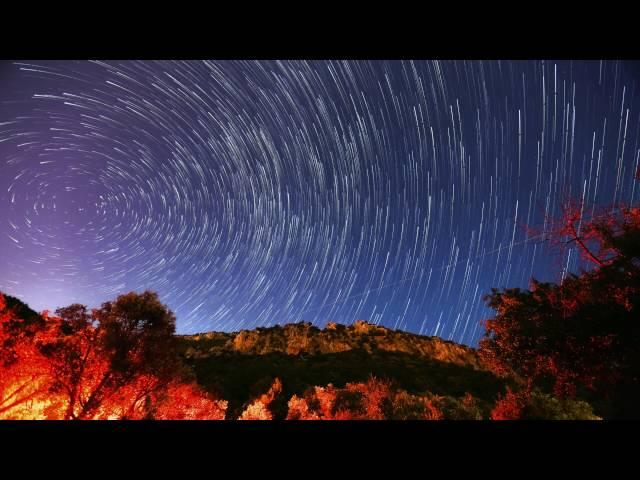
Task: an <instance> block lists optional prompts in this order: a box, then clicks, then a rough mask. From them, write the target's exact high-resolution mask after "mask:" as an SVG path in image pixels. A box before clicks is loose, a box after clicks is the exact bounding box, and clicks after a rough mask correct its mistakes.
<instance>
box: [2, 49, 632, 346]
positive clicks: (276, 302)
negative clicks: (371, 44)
mask: <svg viewBox="0 0 640 480" xmlns="http://www.w3.org/2000/svg"><path fill="white" fill-rule="evenodd" d="M635 72H636V70H635V66H634V65H632V64H630V63H627V62H618V61H558V62H555V61H517V62H512V61H355V60H353V61H20V62H18V61H15V62H5V63H4V64H2V65H1V66H0V101H1V104H0V159H1V160H0V173H1V175H0V202H1V205H0V221H1V224H2V235H0V290H2V291H5V292H7V293H9V294H11V295H15V296H18V297H20V298H23V299H25V300H26V301H28V302H29V303H30V304H31V305H32V306H33V307H34V308H37V309H39V310H42V309H52V310H53V309H55V308H56V307H59V306H64V305H67V304H70V303H73V302H79V303H83V304H87V305H90V306H95V305H98V304H99V303H100V302H102V301H106V300H108V299H111V298H113V297H114V296H115V295H117V294H119V293H124V292H127V291H131V290H136V291H141V290H144V289H151V290H155V291H157V292H158V293H159V294H160V297H161V299H162V300H163V301H164V302H165V303H166V304H167V305H168V306H169V307H170V308H171V309H172V310H173V311H174V312H175V313H176V316H177V319H178V324H177V329H178V331H179V332H180V333H192V332H202V331H209V330H225V331H232V330H238V329H242V328H254V327H257V326H269V325H274V324H277V323H279V324H284V323H288V322H297V321H303V320H304V321H310V322H313V323H314V324H315V325H317V326H319V327H322V326H324V324H325V323H326V322H327V321H337V322H342V323H351V322H352V321H354V320H356V319H365V320H368V321H370V322H372V323H377V324H382V325H385V326H387V327H389V328H401V329H406V330H409V331H413V332H417V333H422V334H427V335H438V336H441V337H443V338H446V339H451V340H454V341H458V342H464V343H468V344H475V343H476V342H477V340H478V338H479V336H480V335H481V333H482V328H481V326H480V321H481V320H482V319H485V318H487V317H488V316H489V315H490V311H489V310H488V308H487V307H486V306H485V304H484V302H483V300H482V296H483V295H484V294H486V293H488V292H489V291H490V289H491V287H498V288H500V287H515V286H520V287H526V286H527V285H528V282H529V279H530V278H531V277H532V276H534V277H536V278H538V279H541V280H554V279H556V276H555V273H554V272H556V271H557V270H558V268H559V263H561V265H560V268H562V269H563V271H564V272H565V273H566V272H569V271H575V270H576V269H577V268H578V267H579V265H578V257H577V255H576V252H575V251H573V252H572V251H571V250H569V251H568V252H567V254H566V255H565V257H564V258H563V259H561V262H559V261H558V260H557V259H554V258H552V256H551V255H550V254H549V250H548V248H547V246H545V245H544V244H541V243H540V242H535V241H531V239H529V238H528V237H527V235H526V233H525V231H524V230H523V228H522V225H542V226H543V228H544V227H545V224H544V214H545V212H547V213H549V214H555V215H557V214H558V212H559V207H560V204H561V202H562V200H563V199H564V198H565V197H567V196H571V197H573V198H576V199H577V200H578V201H579V202H581V204H582V206H583V208H584V211H585V212H590V211H593V209H594V208H595V207H596V206H600V205H608V204H611V203H613V202H619V201H625V202H629V203H632V202H634V201H635V200H636V199H637V198H638V196H639V192H638V190H640V185H639V184H638V182H636V181H634V173H635V171H636V170H637V169H638V166H639V164H638V162H639V158H640V147H639V145H638V140H639V138H640V135H639V133H640V116H639V115H640V110H639V105H638V99H637V95H636V87H637V82H638V78H637V75H636V73H635Z"/></svg>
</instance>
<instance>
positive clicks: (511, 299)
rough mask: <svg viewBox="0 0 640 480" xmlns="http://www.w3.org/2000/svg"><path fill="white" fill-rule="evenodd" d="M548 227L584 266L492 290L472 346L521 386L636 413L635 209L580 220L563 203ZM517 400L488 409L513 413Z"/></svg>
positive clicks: (639, 388)
mask: <svg viewBox="0 0 640 480" xmlns="http://www.w3.org/2000/svg"><path fill="white" fill-rule="evenodd" d="M551 232H552V235H553V238H554V239H555V241H556V243H562V244H567V243H573V242H575V243H576V244H577V245H578V246H579V249H580V251H581V253H582V256H583V259H584V260H585V261H588V262H591V263H592V268H591V269H589V270H583V271H582V272H581V273H580V274H579V275H570V276H568V277H567V278H565V279H564V280H563V281H562V282H560V283H559V284H552V283H542V282H538V281H536V280H532V282H531V286H530V288H529V290H520V289H517V288H513V289H504V290H502V291H498V290H496V289H493V290H492V293H491V294H490V295H488V296H487V300H488V303H489V306H490V307H492V308H493V309H494V310H495V312H496V314H495V316H494V317H493V318H491V319H490V320H488V321H487V322H486V334H485V338H483V340H482V341H481V342H480V351H479V353H480V355H481V357H482V358H483V359H484V360H485V361H486V363H487V365H489V366H490V367H491V368H492V370H493V371H494V372H496V373H497V374H501V375H508V374H511V373H516V374H517V375H519V376H520V377H522V379H523V380H524V381H525V383H526V384H527V388H528V389H530V388H532V387H533V386H534V385H535V386H537V387H538V388H541V389H542V390H544V391H546V392H553V393H554V394H555V395H556V396H558V397H559V398H560V399H559V400H558V401H560V402H561V401H563V400H561V399H562V398H564V397H578V398H582V399H586V400H588V401H589V402H590V403H592V404H593V405H594V406H597V407H598V410H600V411H601V412H604V413H605V414H606V415H605V416H608V417H637V416H638V409H637V403H638V401H640V384H639V383H638V378H639V374H640V323H639V322H638V319H639V318H640V209H639V208H627V207H622V208H620V209H616V210H609V211H605V212H604V213H602V214H600V215H598V216H597V217H594V218H593V219H591V220H586V219H584V218H583V216H582V214H581V212H580V211H579V210H578V209H576V208H575V207H572V206H569V207H567V208H565V209H564V216H563V217H562V218H561V219H560V220H559V221H558V222H556V224H555V227H554V228H552V229H551ZM566 238H568V240H565V239H566ZM538 400H539V399H538ZM523 401H524V399H523V398H520V397H518V396H517V395H516V394H513V393H511V394H509V393H508V394H507V396H506V397H505V399H503V404H500V405H498V407H497V410H496V412H497V413H496V415H497V416H501V417H509V416H511V415H515V414H516V413H514V412H515V411H516V410H518V408H520V406H521V404H522V402H523ZM541 408H542V407H541ZM545 408H546V407H545ZM543 410H544V409H543Z"/></svg>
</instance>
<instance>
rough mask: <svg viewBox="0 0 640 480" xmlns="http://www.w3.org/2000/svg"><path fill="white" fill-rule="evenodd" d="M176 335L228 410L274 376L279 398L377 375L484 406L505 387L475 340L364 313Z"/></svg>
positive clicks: (419, 391)
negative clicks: (369, 318)
mask: <svg viewBox="0 0 640 480" xmlns="http://www.w3.org/2000/svg"><path fill="white" fill-rule="evenodd" d="M179 338H180V343H181V353H182V355H183V358H184V359H185V362H186V363H187V364H188V365H190V366H191V367H192V368H193V371H194V373H195V375H196V377H197V381H198V383H199V384H200V385H202V386H203V387H205V388H206V389H207V390H209V391H210V392H212V393H215V394H216V395H220V396H221V397H222V398H225V399H226V400H228V401H229V413H231V415H235V414H236V413H239V412H241V411H242V410H243V407H245V406H246V405H247V404H248V403H249V402H250V401H251V400H252V399H253V398H256V397H257V396H259V395H261V394H263V393H264V392H266V391H267V390H268V389H269V386H270V385H271V384H272V382H273V380H274V379H275V378H279V379H280V380H281V382H282V390H283V391H282V395H281V397H282V399H288V398H290V397H291V396H292V395H302V394H304V392H305V391H307V390H308V389H309V388H311V387H313V386H317V385H327V384H329V383H331V384H333V385H334V386H336V387H343V386H344V385H346V384H347V383H349V382H364V381H366V380H367V379H368V378H369V377H371V376H375V377H377V378H381V379H388V380H391V381H392V382H393V383H394V385H395V386H396V387H397V388H399V389H403V390H406V391H407V392H409V393H411V394H424V393H427V392H428V393H429V394H435V395H442V396H448V397H454V398H460V397H462V396H464V395H465V394H466V393H470V394H472V395H473V396H474V397H476V398H477V399H478V400H479V401H480V404H481V407H483V409H488V408H489V407H490V405H491V404H492V403H493V402H494V401H495V398H496V395H497V394H498V393H501V392H504V389H505V381H504V380H502V379H499V378H497V377H495V376H494V375H493V374H492V373H490V372H489V371H488V370H486V369H485V368H483V366H482V364H481V362H480V359H479V358H478V355H477V353H476V351H475V350H474V349H472V348H469V347H466V346H464V345H459V344H456V343H453V342H449V341H445V340H442V339H440V338H437V337H425V336H420V335H415V334H412V333H408V332H404V331H399V330H395V331H394V330H390V329H387V328H385V327H381V326H376V325H371V324H368V323H366V322H363V321H358V322H355V323H354V324H353V325H350V326H345V325H339V324H335V323H330V324H328V325H327V327H326V328H324V329H322V330H321V329H319V328H317V327H314V326H313V325H311V324H310V323H297V324H288V325H285V326H283V327H282V326H278V325H277V326H274V327H270V328H257V329H255V330H242V331H240V332H234V333H222V332H210V333H202V334H197V335H189V336H180V337H179ZM283 402H284V400H283ZM283 402H281V403H280V405H279V406H280V408H281V410H280V411H279V412H278V404H277V403H278V402H276V404H275V410H276V411H275V412H274V413H275V414H276V415H278V414H280V415H283V414H284V413H285V412H286V403H283Z"/></svg>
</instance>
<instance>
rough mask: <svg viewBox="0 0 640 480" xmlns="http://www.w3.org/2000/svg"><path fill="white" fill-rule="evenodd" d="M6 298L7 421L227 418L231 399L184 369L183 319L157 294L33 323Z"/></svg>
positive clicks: (0, 397) (0, 307)
mask: <svg viewBox="0 0 640 480" xmlns="http://www.w3.org/2000/svg"><path fill="white" fill-rule="evenodd" d="M6 303H7V302H6V301H5V297H4V296H2V295H0V345H1V346H2V349H1V350H0V374H1V375H0V418H51V419H84V420H86V419H125V418H126V419H142V418H160V419H171V418H200V419H205V418H206V419H221V418H224V415H225V412H226V402H224V401H220V400H216V399H215V398H213V397H211V396H210V395H209V394H207V393H206V392H204V391H203V390H202V389H200V388H199V387H198V386H197V385H196V384H195V382H193V381H192V380H191V379H190V377H189V375H188V374H187V371H186V370H185V368H184V367H183V366H182V364H181V362H180V359H179V357H178V354H177V348H176V338H175V335H174V333H175V317H174V316H173V313H171V311H170V310H169V309H168V308H167V307H166V306H164V305H163V304H162V303H161V302H160V301H159V299H158V296H157V295H156V294H155V293H153V292H144V293H142V294H136V293H128V294H126V295H120V296H119V297H118V298H117V299H116V300H115V301H113V302H106V303H104V304H103V305H102V306H101V307H100V308H98V309H94V310H92V311H91V312H88V310H87V308H86V307H85V306H84V305H78V304H75V305H71V306H69V307H65V308H60V309H58V310H57V311H56V315H54V316H50V315H48V314H46V313H45V314H44V315H43V316H39V317H38V319H35V318H27V320H25V319H23V318H20V315H18V314H17V313H16V312H17V311H18V309H16V308H13V309H11V308H7V306H6ZM25 312H27V310H25V309H24V308H23V309H22V310H20V313H21V314H24V313H25ZM27 313H28V312H27Z"/></svg>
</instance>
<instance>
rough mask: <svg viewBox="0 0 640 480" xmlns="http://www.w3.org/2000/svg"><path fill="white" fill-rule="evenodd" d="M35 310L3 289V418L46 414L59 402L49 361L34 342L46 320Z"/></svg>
mask: <svg viewBox="0 0 640 480" xmlns="http://www.w3.org/2000/svg"><path fill="white" fill-rule="evenodd" d="M32 312H33V311H32V310H31V309H29V308H28V307H27V306H26V305H24V304H22V302H19V300H17V299H15V298H13V297H9V296H8V295H7V296H5V295H3V294H2V293H0V419H18V418H38V417H43V418H46V417H47V416H48V414H49V411H50V408H51V407H52V405H54V403H55V401H54V399H53V398H50V396H49V394H48V392H49V388H50V384H51V381H50V379H51V377H50V376H49V375H48V368H47V367H48V365H47V363H46V362H45V361H44V359H43V357H42V355H40V352H39V351H38V350H37V348H36V347H35V345H34V344H33V337H34V335H35V333H36V329H37V327H38V326H41V325H43V324H44V321H43V319H41V318H39V316H37V314H36V316H34V315H32ZM36 317H37V318H36Z"/></svg>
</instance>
